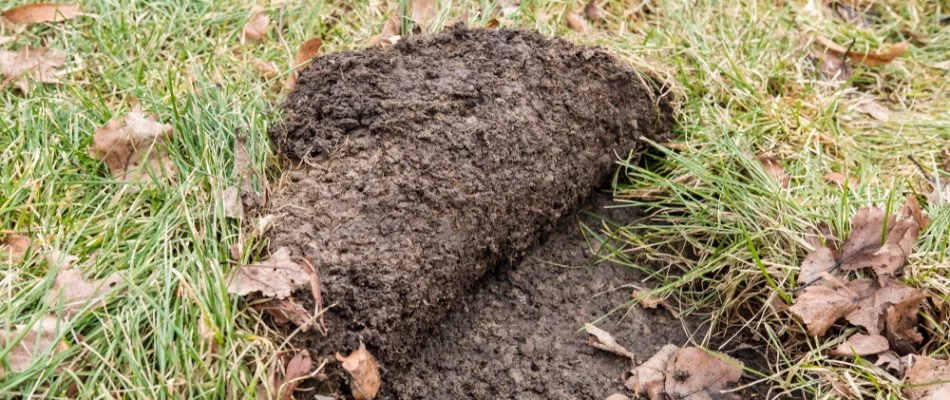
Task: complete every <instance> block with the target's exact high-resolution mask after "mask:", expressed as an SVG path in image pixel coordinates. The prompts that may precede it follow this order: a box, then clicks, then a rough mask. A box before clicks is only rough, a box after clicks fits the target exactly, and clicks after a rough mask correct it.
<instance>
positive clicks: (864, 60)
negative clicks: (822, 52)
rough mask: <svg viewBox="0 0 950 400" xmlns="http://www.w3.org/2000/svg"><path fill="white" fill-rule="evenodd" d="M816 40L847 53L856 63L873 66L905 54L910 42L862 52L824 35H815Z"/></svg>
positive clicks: (839, 53)
mask: <svg viewBox="0 0 950 400" xmlns="http://www.w3.org/2000/svg"><path fill="white" fill-rule="evenodd" d="M815 40H816V41H817V42H818V43H819V44H821V45H822V46H824V47H825V48H827V49H828V51H831V52H834V53H836V54H837V55H839V56H845V55H846V56H847V57H848V59H850V60H851V61H852V62H854V63H857V64H863V65H867V66H872V67H875V66H882V65H887V64H889V63H890V62H891V61H894V59H895V58H897V57H900V55H901V54H904V52H905V51H906V50H907V46H908V45H909V42H908V41H906V40H905V41H903V42H900V43H897V44H895V45H893V46H890V47H889V48H888V49H887V50H886V51H877V52H867V53H862V52H857V51H853V49H852V50H851V51H848V49H847V48H845V47H842V46H841V45H839V44H837V43H835V42H834V41H832V40H831V39H828V38H826V37H824V36H822V35H817V36H815ZM846 53H847V54H846Z"/></svg>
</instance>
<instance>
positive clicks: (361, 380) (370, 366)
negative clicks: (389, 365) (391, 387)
mask: <svg viewBox="0 0 950 400" xmlns="http://www.w3.org/2000/svg"><path fill="white" fill-rule="evenodd" d="M336 359H337V361H339V362H340V363H341V365H342V367H343V369H344V370H345V371H346V372H347V373H349V374H350V390H351V391H352V392H353V398H354V399H355V400H373V399H374V398H376V394H378V393H379V387H380V379H379V366H378V365H377V364H376V358H374V357H373V355H372V354H370V353H369V351H367V350H366V345H364V344H363V343H362V342H361V343H360V347H359V348H358V349H356V350H353V352H352V353H350V355H348V356H346V357H343V355H341V354H340V353H336Z"/></svg>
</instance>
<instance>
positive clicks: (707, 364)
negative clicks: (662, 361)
mask: <svg viewBox="0 0 950 400" xmlns="http://www.w3.org/2000/svg"><path fill="white" fill-rule="evenodd" d="M741 377H742V363H740V362H739V361H736V360H733V359H732V358H729V357H728V356H726V355H723V354H718V355H713V353H711V352H709V351H706V350H703V349H699V348H696V347H686V348H682V349H679V350H678V351H677V352H676V354H675V355H674V356H673V357H672V358H670V360H669V362H667V364H666V393H667V395H668V396H670V397H672V398H674V399H690V400H700V399H710V400H711V399H714V398H716V399H720V398H737V397H735V396H724V395H723V394H722V390H724V389H726V388H727V387H728V386H729V385H730V384H732V383H735V382H738V381H739V378H741Z"/></svg>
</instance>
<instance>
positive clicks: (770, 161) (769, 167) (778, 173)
mask: <svg viewBox="0 0 950 400" xmlns="http://www.w3.org/2000/svg"><path fill="white" fill-rule="evenodd" d="M756 159H757V160H759V163H760V164H762V169H764V170H765V173H766V174H768V176H770V177H772V179H774V180H775V182H778V185H779V187H783V188H787V187H788V184H789V181H790V179H789V177H788V175H785V167H783V166H782V163H781V162H780V161H779V160H778V158H776V157H775V156H772V155H767V154H759V155H758V157H756Z"/></svg>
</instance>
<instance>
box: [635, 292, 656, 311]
mask: <svg viewBox="0 0 950 400" xmlns="http://www.w3.org/2000/svg"><path fill="white" fill-rule="evenodd" d="M631 296H632V297H633V298H635V299H640V302H639V304H640V306H641V307H643V308H649V309H656V307H657V306H659V305H660V303H662V302H663V300H662V299H658V298H656V297H655V296H651V295H649V292H648V291H646V290H643V289H633V293H632V294H631Z"/></svg>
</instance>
